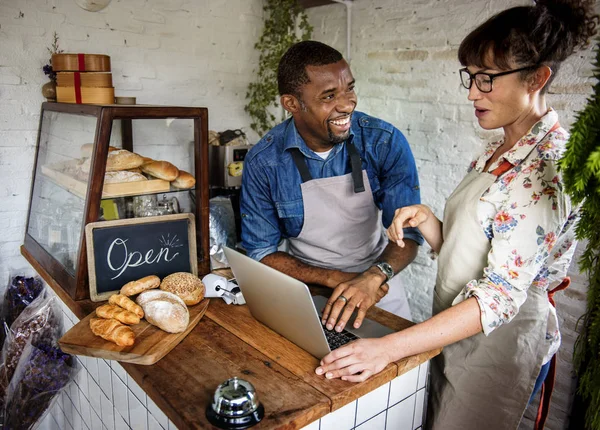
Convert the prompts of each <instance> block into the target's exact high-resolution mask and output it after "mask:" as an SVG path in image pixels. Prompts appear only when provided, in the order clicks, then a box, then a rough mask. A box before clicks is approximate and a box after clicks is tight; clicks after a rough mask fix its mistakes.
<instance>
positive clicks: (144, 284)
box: [121, 275, 160, 296]
mask: <svg viewBox="0 0 600 430" xmlns="http://www.w3.org/2000/svg"><path fill="white" fill-rule="evenodd" d="M159 285H160V278H159V277H158V276H156V275H150V276H146V277H144V278H141V279H138V280H136V281H131V282H128V283H126V284H125V285H123V286H122V287H121V294H123V295H124V296H135V295H136V294H139V293H141V292H142V291H146V290H151V289H152V288H158V286H159Z"/></svg>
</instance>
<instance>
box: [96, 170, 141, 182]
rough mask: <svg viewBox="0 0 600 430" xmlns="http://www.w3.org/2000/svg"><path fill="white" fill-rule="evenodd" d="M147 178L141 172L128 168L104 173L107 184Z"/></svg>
mask: <svg viewBox="0 0 600 430" xmlns="http://www.w3.org/2000/svg"><path fill="white" fill-rule="evenodd" d="M147 180H148V178H146V177H145V176H144V175H142V174H141V173H136V172H130V171H127V170H118V171H116V172H106V173H105V174H104V183H105V184H118V183H120V182H138V181H147Z"/></svg>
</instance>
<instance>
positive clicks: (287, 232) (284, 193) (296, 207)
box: [240, 111, 423, 260]
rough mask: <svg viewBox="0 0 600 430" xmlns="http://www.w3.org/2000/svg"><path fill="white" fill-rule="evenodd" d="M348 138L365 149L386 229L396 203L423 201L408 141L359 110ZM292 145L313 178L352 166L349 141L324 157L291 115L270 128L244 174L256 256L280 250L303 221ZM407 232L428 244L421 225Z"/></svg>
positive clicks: (248, 244)
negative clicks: (297, 127) (303, 159)
mask: <svg viewBox="0 0 600 430" xmlns="http://www.w3.org/2000/svg"><path fill="white" fill-rule="evenodd" d="M349 140H351V141H352V143H353V144H354V146H355V147H356V149H357V150H358V153H359V154H360V157H361V159H362V169H363V170H366V171H367V175H368V177H369V183H370V185H371V191H372V193H373V200H374V203H375V204H376V205H377V207H378V208H379V209H380V210H381V211H382V220H383V225H384V227H385V228H387V227H389V225H390V224H391V222H392V219H393V218H394V211H395V210H396V209H397V208H400V207H403V206H408V205H414V204H418V203H420V202H421V197H420V193H419V178H418V176H417V168H416V166H415V160H414V158H413V155H412V152H411V150H410V147H409V146H408V142H407V141H406V138H405V137H404V135H403V134H402V133H401V132H400V131H399V130H398V129H396V128H395V127H394V126H392V125H391V124H389V123H387V122H385V121H382V120H380V119H377V118H373V117H371V116H368V115H366V114H364V113H361V112H356V111H355V112H354V113H353V114H352V124H351V128H350V137H349ZM291 148H299V149H300V151H301V152H302V154H303V155H304V156H305V158H306V163H307V165H308V170H309V171H310V174H311V175H312V178H313V179H320V178H329V177H333V176H342V175H346V174H348V173H350V172H351V171H352V169H351V166H350V156H349V154H348V150H347V146H346V144H345V142H344V143H341V144H337V145H335V146H334V147H333V150H332V151H331V152H330V153H329V155H328V156H327V158H326V159H325V160H324V159H322V158H321V157H320V156H319V155H317V154H316V153H315V152H313V151H312V150H311V149H310V148H309V147H308V146H307V145H306V143H305V142H304V140H303V139H302V137H301V136H300V134H299V133H298V130H297V129H296V126H295V124H294V121H293V119H292V118H290V119H288V120H286V121H284V122H282V123H281V124H279V125H277V126H276V127H274V128H273V129H272V130H271V131H269V132H268V133H267V135H265V136H264V137H263V138H262V139H261V140H260V142H258V143H257V144H256V145H255V146H254V147H253V148H252V149H251V150H250V151H249V152H248V154H247V155H246V159H245V161H244V170H243V176H242V192H241V202H240V209H241V216H242V244H243V246H244V248H245V249H246V251H247V253H248V255H249V256H250V257H252V258H254V259H255V260H261V259H262V258H263V257H265V256H267V255H269V254H272V253H274V252H276V251H277V246H278V244H279V243H280V241H281V239H283V238H288V237H297V236H298V235H299V234H300V232H301V230H302V226H303V224H304V204H303V201H302V190H301V188H300V185H301V183H302V180H301V179H300V173H299V172H298V169H297V168H296V165H295V164H294V161H293V159H292V156H291V151H289V149H291ZM322 210H327V202H323V207H322ZM331 227H332V228H335V226H331ZM351 233H352V232H347V231H344V232H340V234H351ZM404 236H405V237H406V238H407V239H412V240H414V241H415V242H417V243H418V244H419V245H421V244H422V243H423V238H422V236H421V234H420V232H419V231H418V229H416V228H405V229H404Z"/></svg>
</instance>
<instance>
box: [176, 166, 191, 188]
mask: <svg viewBox="0 0 600 430" xmlns="http://www.w3.org/2000/svg"><path fill="white" fill-rule="evenodd" d="M195 184H196V179H195V178H194V177H193V176H192V175H190V174H189V173H188V172H186V171H184V170H180V171H179V175H177V177H176V178H175V180H174V181H172V182H171V185H172V186H173V187H175V188H192V187H193V186H194V185H195Z"/></svg>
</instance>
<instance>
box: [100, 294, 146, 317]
mask: <svg viewBox="0 0 600 430" xmlns="http://www.w3.org/2000/svg"><path fill="white" fill-rule="evenodd" d="M108 303H110V304H111V305H117V306H120V307H122V308H123V309H127V310H128V311H129V312H133V313H134V314H136V315H137V316H138V317H140V318H144V311H143V310H142V307H141V306H139V305H136V304H135V302H134V301H133V300H131V299H130V298H129V297H127V296H124V295H123V294H113V295H112V296H110V297H109V298H108Z"/></svg>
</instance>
